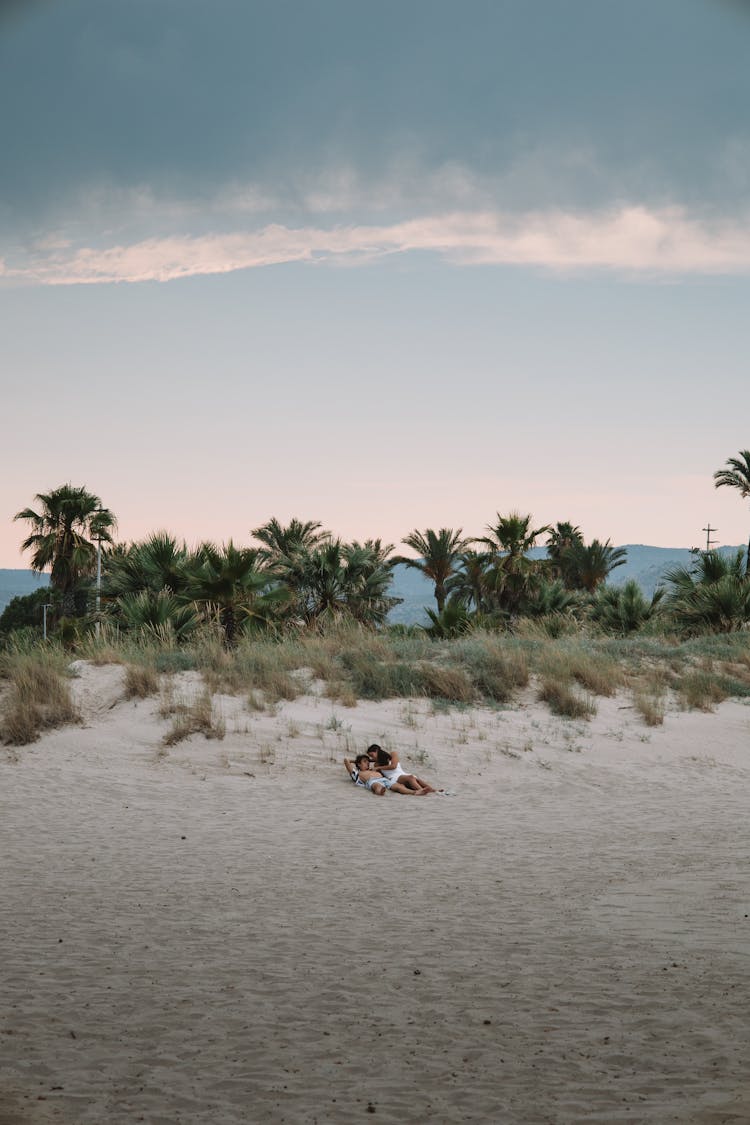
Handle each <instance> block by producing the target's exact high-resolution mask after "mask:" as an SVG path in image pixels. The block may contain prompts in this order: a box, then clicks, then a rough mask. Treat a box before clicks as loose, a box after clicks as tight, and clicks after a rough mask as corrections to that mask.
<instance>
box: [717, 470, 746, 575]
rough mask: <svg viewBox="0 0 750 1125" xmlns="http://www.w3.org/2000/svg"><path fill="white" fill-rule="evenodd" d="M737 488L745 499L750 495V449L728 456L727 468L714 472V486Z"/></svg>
mask: <svg viewBox="0 0 750 1125" xmlns="http://www.w3.org/2000/svg"><path fill="white" fill-rule="evenodd" d="M723 487H727V488H736V489H737V491H738V492H739V494H740V496H741V497H742V499H743V500H747V498H748V497H749V496H750V449H741V450H740V453H739V456H738V457H729V458H727V468H725V469H718V470H717V471H716V472H715V473H714V488H723ZM745 574H746V575H748V576H750V542H748V545H747V556H746V558H745Z"/></svg>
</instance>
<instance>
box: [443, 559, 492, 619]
mask: <svg viewBox="0 0 750 1125" xmlns="http://www.w3.org/2000/svg"><path fill="white" fill-rule="evenodd" d="M491 558H492V556H491V555H490V554H489V553H488V552H487V551H473V550H471V549H467V550H465V551H461V553H460V555H459V556H458V561H459V568H458V570H457V571H456V573H455V574H453V575H452V576H451V577H450V578H449V579H448V582H447V583H446V588H447V590H448V593H449V594H450V595H453V594H455V595H456V596H457V597H459V598H460V599H461V601H462V602H464V604H465V605H471V604H472V603H473V605H474V609H475V610H476V611H477V613H482V612H483V611H484V609H485V602H486V597H487V575H488V571H489V566H490V561H491Z"/></svg>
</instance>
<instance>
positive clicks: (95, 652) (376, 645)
mask: <svg viewBox="0 0 750 1125" xmlns="http://www.w3.org/2000/svg"><path fill="white" fill-rule="evenodd" d="M72 655H74V656H77V657H83V658H84V659H88V660H91V661H93V662H95V663H107V662H112V661H117V662H120V663H123V664H124V665H125V666H126V672H125V684H126V688H125V690H126V694H127V695H128V697H129V698H144V697H146V696H148V695H152V694H155V693H156V692H158V690H159V677H160V676H162V675H170V674H173V673H177V672H184V671H188V670H192V671H196V672H198V673H199V674H200V675H201V677H202V679H203V683H204V685H205V688H206V691H207V692H208V693H209V694H210V695H216V694H219V693H226V694H232V695H239V696H244V697H245V699H246V700H247V705H248V707H250V708H252V709H263V708H267V707H275V706H276V705H277V704H278V703H279V702H280V701H283V700H291V699H294V698H295V697H297V696H298V695H300V694H301V693H304V692H306V691H310V690H314V691H316V692H318V693H323V694H325V695H326V696H327V697H329V698H330V699H333V700H335V701H337V702H339V703H341V704H342V705H343V706H346V707H353V706H356V703H357V700H358V699H370V700H381V699H391V698H419V697H421V698H428V699H432V700H433V701H435V702H440V703H441V704H448V705H450V704H456V705H467V704H471V703H476V704H483V705H488V706H512V705H514V704H516V703H517V702H518V701H519V700H520V699H521V698H522V693H523V692H524V691H525V690H528V689H529V687H530V685H531V686H533V689H534V691H535V694H536V695H537V696H538V697H539V698H540V699H542V700H544V701H545V702H546V703H547V705H548V706H549V707H550V709H551V710H552V711H553V712H555V713H556V714H561V715H567V716H571V717H586V716H588V715H591V714H592V713H593V712H594V711H595V702H594V701H595V698H596V697H597V696H612V695H613V694H614V693H616V692H619V691H627V692H628V693H629V694H630V695H631V696H632V698H633V701H634V705H635V708H636V710H637V711H638V713H639V714H640V715H641V717H642V718H643V720H644V722H645V723H647V724H649V725H658V724H659V723H661V722H663V720H664V714H665V712H666V710H667V709H668V707H669V705H670V700H672V701H673V704H676V705H677V706H680V707H684V708H698V709H703V710H706V709H709V710H710V709H711V708H713V707H715V706H716V704H717V703H719V702H720V701H721V700H722V699H726V698H729V697H734V698H743V697H750V633H741V634H731V635H723V636H705V637H694V638H692V639H689V640H683V639H680V638H676V637H669V636H665V635H662V636H645V635H643V634H639V635H637V636H635V637H633V636H629V637H623V638H613V637H611V636H602V635H597V634H593V633H586V632H584V631H583V630H579V632H578V633H576V634H569V633H565V634H563V635H561V636H559V637H555V638H552V637H550V636H549V635H548V633H546V632H545V631H544V630H543V629H541V628H534V629H531V628H524V630H522V631H521V633H520V634H519V635H514V634H510V633H498V632H489V631H488V632H479V631H477V632H474V633H471V634H468V635H466V636H462V637H460V638H457V639H454V640H438V641H433V640H431V639H430V638H429V637H428V636H427V635H426V634H424V632H421V631H419V630H411V631H409V632H405V631H401V630H394V631H392V632H391V631H390V630H383V631H380V632H377V631H373V630H369V629H366V628H363V627H360V626H358V625H355V624H351V623H350V624H346V625H342V624H337V625H334V626H332V627H329V628H328V629H326V630H325V631H320V632H312V631H311V632H304V631H300V632H297V633H290V634H288V635H286V636H285V637H283V638H273V637H269V636H243V637H240V639H239V641H238V643H237V645H236V647H234V648H233V649H231V650H228V649H227V648H226V647H225V646H224V644H223V641H222V636H221V633H220V631H217V629H216V628H215V627H211V626H206V627H204V628H203V629H200V630H198V631H196V633H195V634H194V635H193V636H192V637H191V638H190V640H189V641H188V642H186V643H184V644H182V645H177V644H176V642H175V641H174V639H173V638H169V637H165V638H163V639H161V640H159V639H158V638H154V637H153V636H150V637H145V638H144V637H140V638H139V637H135V636H133V635H132V634H131V635H124V636H118V635H116V634H115V633H113V632H111V631H109V632H108V631H107V630H106V629H103V630H102V631H101V635H100V637H99V638H96V637H94V636H88V637H86V638H84V640H83V642H82V643H81V645H80V646H79V648H77V649H76V650H75V653H74V654H71V653H70V652H63V650H62V649H61V648H59V647H57V646H55V645H54V644H48V645H47V646H46V647H45V646H43V645H42V644H41V643H40V642H33V643H32V642H31V641H28V640H27V641H25V642H24V643H23V644H19V645H18V646H16V647H15V648H14V647H13V646H7V645H6V647H5V648H4V649H3V651H2V652H0V677H4V678H5V679H6V680H7V681H8V688H7V689H6V693H5V694H6V697H7V698H6V700H5V705H4V708H3V720H2V722H3V724H4V725H3V726H2V727H1V728H0V735H1V736H2V737H3V738H4V739H5V740H6V741H8V740H9V739H11V738H12V739H16V740H19V739H28V738H33V737H36V734H35V733H34V732H35V731H36V732H38V731H39V730H41V729H44V726H45V725H58V724H59V723H61V722H69V721H71V718H70V716H71V715H72V714H73V713H74V708H72V704H71V703H70V702H69V691H68V692H67V693H66V690H65V689H66V677H67V671H66V669H67V662H68V661H69V660H70V659H71V656H72ZM32 669H34V671H32ZM29 677H32V678H33V684H34V686H29ZM16 680H18V681H19V682H18V683H16ZM42 681H43V682H42ZM195 721H196V723H197V722H198V719H196V720H195ZM185 722H187V720H185ZM204 725H205V724H204Z"/></svg>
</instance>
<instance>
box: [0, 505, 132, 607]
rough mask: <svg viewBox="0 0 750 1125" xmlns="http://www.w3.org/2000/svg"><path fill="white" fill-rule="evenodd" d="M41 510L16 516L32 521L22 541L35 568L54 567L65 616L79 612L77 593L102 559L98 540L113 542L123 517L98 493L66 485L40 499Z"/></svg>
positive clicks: (53, 580) (52, 574) (52, 577)
mask: <svg viewBox="0 0 750 1125" xmlns="http://www.w3.org/2000/svg"><path fill="white" fill-rule="evenodd" d="M34 499H35V500H36V502H37V509H36V510H35V509H34V508H24V509H23V511H21V512H17V513H16V515H15V516H14V517H13V518H14V519H16V520H26V522H27V523H29V524H30V525H31V533H30V535H29V536H28V537H27V538H26V539H24V541H23V543H22V544H21V550H22V551H32V556H31V569H32V570H35V571H38V572H40V573H41V572H42V571H43V570H45V569H46V568H47V567H49V568H50V582H51V584H52V586H53V588H54V589H56V590H58V591H59V592H60V597H61V608H62V613H63V616H66V617H72V616H73V615H74V613H75V609H76V605H75V594H76V590H77V588H78V587H79V585H80V583H81V580H82V579H84V578H88V577H90V576H91V574H92V573H93V570H94V565H95V561H96V547H95V545H94V542H92V540H94V541H100V542H101V543H112V541H113V540H112V534H111V533H112V531H113V530H114V528H115V526H116V523H117V521H116V520H115V517H114V515H113V514H112V512H110V511H109V510H108V509H107V508H104V507H102V502H101V500H100V499H99V497H98V496H96V495H95V494H94V493H93V492H87V491H86V489H85V488H76V487H74V486H73V485H72V484H64V485H61V486H60V488H55V489H53V490H52V491H51V492H39V493H37V495H36V496H35V498H34Z"/></svg>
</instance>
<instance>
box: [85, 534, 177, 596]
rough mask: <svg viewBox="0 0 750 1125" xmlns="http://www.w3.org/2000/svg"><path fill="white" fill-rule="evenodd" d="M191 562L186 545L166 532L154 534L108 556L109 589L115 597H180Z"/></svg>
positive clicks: (106, 570) (107, 577)
mask: <svg viewBox="0 0 750 1125" xmlns="http://www.w3.org/2000/svg"><path fill="white" fill-rule="evenodd" d="M188 559H189V553H188V549H187V547H186V545H185V543H178V542H177V540H176V539H175V538H174V537H173V536H172V535H169V534H168V532H166V531H157V532H154V534H153V535H150V536H149V537H148V539H144V540H143V541H142V542H140V543H131V544H130V546H129V547H127V548H125V549H124V550H123V549H115V550H114V551H112V552H110V553H109V554H108V555H107V558H106V563H105V575H106V585H107V590H108V592H109V593H111V594H114V595H116V596H120V595H124V594H136V593H139V592H141V591H143V590H147V591H150V592H151V593H154V594H156V593H158V592H159V591H160V590H166V591H167V592H168V593H171V594H180V593H182V591H183V590H184V588H185V584H186V582H187V573H186V565H187V563H188Z"/></svg>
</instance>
